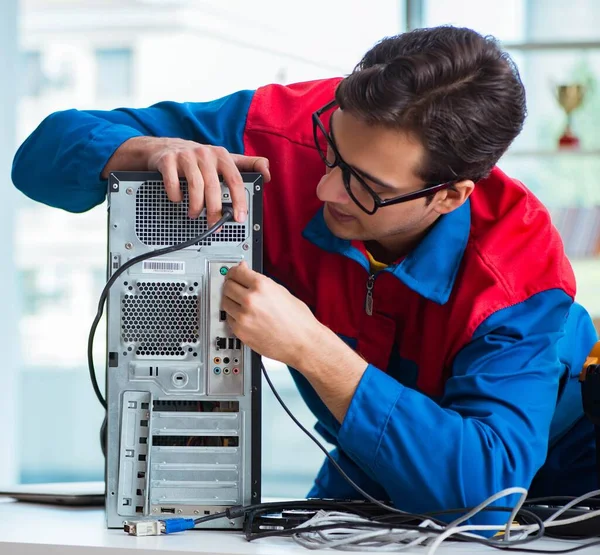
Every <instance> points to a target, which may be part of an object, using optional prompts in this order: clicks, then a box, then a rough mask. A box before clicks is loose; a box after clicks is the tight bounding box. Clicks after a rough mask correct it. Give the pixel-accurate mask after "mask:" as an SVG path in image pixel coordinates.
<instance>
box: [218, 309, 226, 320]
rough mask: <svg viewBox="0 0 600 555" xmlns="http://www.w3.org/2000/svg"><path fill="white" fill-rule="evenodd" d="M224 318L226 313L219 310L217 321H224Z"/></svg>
mask: <svg viewBox="0 0 600 555" xmlns="http://www.w3.org/2000/svg"><path fill="white" fill-rule="evenodd" d="M226 318H227V313H226V312H225V311H224V310H221V311H220V312H219V321H221V322H224V321H225V319H226Z"/></svg>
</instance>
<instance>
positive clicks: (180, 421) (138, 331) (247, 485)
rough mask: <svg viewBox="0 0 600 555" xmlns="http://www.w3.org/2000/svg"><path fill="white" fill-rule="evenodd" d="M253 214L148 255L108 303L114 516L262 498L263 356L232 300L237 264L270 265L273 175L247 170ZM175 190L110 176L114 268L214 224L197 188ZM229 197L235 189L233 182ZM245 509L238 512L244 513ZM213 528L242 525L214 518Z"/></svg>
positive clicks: (117, 521) (114, 523)
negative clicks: (266, 216) (244, 338)
mask: <svg viewBox="0 0 600 555" xmlns="http://www.w3.org/2000/svg"><path fill="white" fill-rule="evenodd" d="M242 178H243V179H244V187H245V191H246V200H247V203H248V209H249V212H248V218H247V220H246V222H244V223H243V224H241V223H237V222H233V221H231V222H227V223H225V224H223V226H222V228H221V229H220V231H219V232H218V233H215V234H212V235H210V236H208V237H206V238H205V239H202V240H201V241H199V242H197V243H195V244H194V245H193V246H191V247H187V248H184V249H182V250H178V251H176V252H172V253H170V254H168V255H161V256H158V257H153V258H149V259H147V260H144V261H141V262H139V263H137V264H135V265H133V266H131V267H130V268H129V269H128V270H126V271H125V272H123V274H121V275H120V276H119V277H118V278H117V281H116V282H115V283H114V284H113V286H112V288H111V290H110V293H109V297H108V305H107V306H108V308H107V377H106V382H107V406H108V426H107V458H106V515H107V525H108V526H109V527H111V528H113V527H121V526H122V525H123V521H125V520H131V519H135V520H145V519H148V520H152V519H156V518H165V517H168V516H169V515H174V516H181V517H198V516H204V515H208V514H213V513H216V512H221V511H223V510H224V509H225V508H227V507H230V506H232V505H240V504H249V503H252V502H256V501H258V500H259V499H260V360H259V358H258V356H257V355H256V353H254V352H252V351H251V350H250V349H249V348H248V347H246V346H245V345H243V344H242V343H241V341H240V340H239V338H237V337H235V336H234V335H233V334H232V332H231V330H230V328H229V326H228V324H227V320H226V314H225V313H224V312H223V311H222V309H221V297H222V287H223V283H224V281H225V279H226V275H227V272H228V271H229V269H230V268H231V267H232V266H235V265H237V264H239V263H240V262H241V261H242V260H244V261H246V262H247V263H248V265H249V266H250V267H251V268H253V269H254V270H256V271H261V270H262V176H261V175H260V174H256V173H243V174H242ZM181 188H182V192H183V197H184V198H183V201H182V202H179V203H173V202H171V201H169V199H168V198H167V195H166V193H165V190H164V184H163V181H162V176H161V175H160V174H158V173H154V172H116V173H113V174H111V176H110V179H109V194H108V198H109V210H108V268H109V277H110V276H111V275H112V274H113V273H114V272H116V271H117V270H119V268H120V267H121V266H122V265H124V264H126V263H127V261H129V260H131V259H132V258H134V257H136V256H139V255H141V254H145V253H148V252H151V251H156V250H158V249H161V248H163V247H167V246H171V245H176V244H179V243H183V242H185V241H189V240H191V239H193V238H195V237H197V236H199V235H201V234H202V233H203V232H204V231H206V229H207V220H206V215H205V212H203V213H202V214H201V215H200V217H199V218H197V219H190V218H189V217H188V193H187V185H186V183H185V181H182V182H181ZM221 198H222V202H223V204H224V205H228V204H231V198H230V193H229V190H228V189H227V187H226V186H225V185H224V184H222V188H221ZM238 520H239V519H238ZM203 526H204V527H207V528H213V527H214V528H222V527H225V526H226V527H240V526H241V522H239V521H232V522H229V521H224V520H223V519H221V520H214V521H211V522H207V523H205V524H204V525H203Z"/></svg>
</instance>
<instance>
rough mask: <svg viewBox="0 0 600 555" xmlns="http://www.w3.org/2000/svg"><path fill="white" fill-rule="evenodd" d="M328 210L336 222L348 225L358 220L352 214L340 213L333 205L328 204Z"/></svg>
mask: <svg viewBox="0 0 600 555" xmlns="http://www.w3.org/2000/svg"><path fill="white" fill-rule="evenodd" d="M327 210H328V211H329V214H330V215H331V217H332V218H333V219H334V220H335V221H336V222H339V223H348V222H351V221H353V220H355V219H356V218H355V217H354V216H351V215H350V214H346V213H344V212H340V211H339V210H338V209H337V208H334V207H333V206H331V204H327Z"/></svg>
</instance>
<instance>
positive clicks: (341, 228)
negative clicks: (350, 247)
mask: <svg viewBox="0 0 600 555" xmlns="http://www.w3.org/2000/svg"><path fill="white" fill-rule="evenodd" d="M323 219H324V220H325V225H327V228H328V229H329V231H331V233H332V234H333V235H335V236H336V237H337V238H338V239H344V240H347V241H352V240H354V239H358V237H357V233H356V231H355V230H354V229H353V228H354V225H352V224H353V223H354V222H352V223H340V222H338V221H336V220H335V219H334V218H332V217H331V215H330V214H328V213H327V210H325V212H324V214H323Z"/></svg>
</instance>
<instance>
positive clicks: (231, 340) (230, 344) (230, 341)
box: [227, 337, 234, 349]
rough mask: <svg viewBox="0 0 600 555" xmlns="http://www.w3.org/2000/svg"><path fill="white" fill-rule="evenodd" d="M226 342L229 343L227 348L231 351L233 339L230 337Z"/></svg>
mask: <svg viewBox="0 0 600 555" xmlns="http://www.w3.org/2000/svg"><path fill="white" fill-rule="evenodd" d="M227 341H228V342H229V348H230V349H233V341H234V340H233V337H230V338H229V339H228V340H227Z"/></svg>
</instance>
